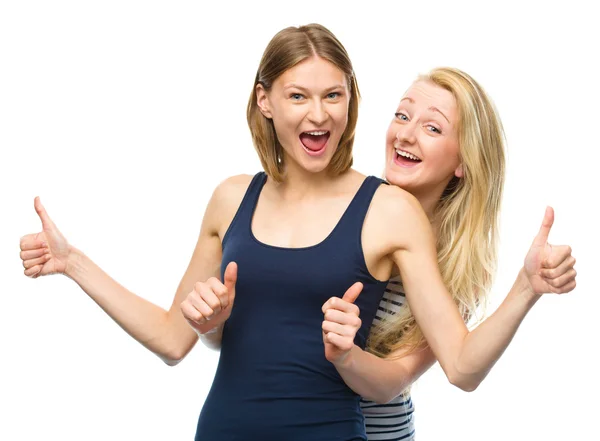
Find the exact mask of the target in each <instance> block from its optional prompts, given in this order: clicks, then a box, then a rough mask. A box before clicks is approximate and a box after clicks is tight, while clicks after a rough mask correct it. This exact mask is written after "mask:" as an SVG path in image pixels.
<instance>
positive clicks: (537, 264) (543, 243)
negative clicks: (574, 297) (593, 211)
mask: <svg viewBox="0 0 600 441" xmlns="http://www.w3.org/2000/svg"><path fill="white" fill-rule="evenodd" d="M553 223H554V210H553V209H552V207H547V208H546V213H545V215H544V220H543V222H542V226H541V228H540V231H539V232H538V234H537V236H536V237H535V239H534V240H533V244H532V245H531V248H530V249H529V252H528V253H527V256H526V257H525V265H524V269H525V273H526V275H527V279H528V280H529V284H530V286H531V290H532V292H533V293H534V294H537V295H542V294H545V293H555V294H564V293H567V292H570V291H572V290H573V289H574V288H575V284H576V282H575V276H576V275H577V271H575V269H574V268H573V266H574V265H575V258H574V257H573V256H572V255H571V247H570V246H568V245H550V244H549V243H548V235H549V234H550V229H551V228H552V224H553Z"/></svg>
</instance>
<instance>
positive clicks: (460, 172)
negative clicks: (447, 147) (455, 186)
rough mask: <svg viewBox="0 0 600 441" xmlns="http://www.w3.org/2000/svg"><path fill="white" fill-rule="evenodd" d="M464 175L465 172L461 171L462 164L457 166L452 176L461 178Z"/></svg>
mask: <svg viewBox="0 0 600 441" xmlns="http://www.w3.org/2000/svg"><path fill="white" fill-rule="evenodd" d="M464 175H465V172H464V170H463V165H462V162H461V163H460V164H459V165H458V167H456V170H454V176H456V177H457V178H459V179H460V178H462V177H463V176H464Z"/></svg>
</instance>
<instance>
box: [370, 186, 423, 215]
mask: <svg viewBox="0 0 600 441" xmlns="http://www.w3.org/2000/svg"><path fill="white" fill-rule="evenodd" d="M372 207H373V210H374V211H376V212H377V213H378V214H379V215H380V216H383V217H384V218H385V219H387V220H388V221H389V222H398V219H401V218H407V220H411V219H415V218H416V220H419V218H421V220H422V219H423V218H424V219H425V220H427V216H425V212H424V211H423V208H422V207H421V204H420V203H419V201H418V200H417V198H415V197H414V196H413V195H412V194H410V193H409V192H407V191H405V190H402V189H401V188H400V187H396V186H395V185H381V186H380V187H379V188H378V189H377V191H376V192H375V195H374V196H373V202H372Z"/></svg>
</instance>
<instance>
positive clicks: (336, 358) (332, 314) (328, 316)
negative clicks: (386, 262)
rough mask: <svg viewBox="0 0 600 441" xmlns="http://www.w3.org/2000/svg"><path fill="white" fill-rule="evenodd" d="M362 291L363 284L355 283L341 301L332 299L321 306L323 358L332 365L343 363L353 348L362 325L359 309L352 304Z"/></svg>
mask: <svg viewBox="0 0 600 441" xmlns="http://www.w3.org/2000/svg"><path fill="white" fill-rule="evenodd" d="M362 289H363V284H362V283H360V282H356V283H355V284H354V285H352V286H351V287H350V288H348V291H346V293H345V294H344V296H343V297H342V298H341V299H340V298H339V297H332V298H330V299H329V300H327V301H326V302H325V304H324V305H323V308H322V310H323V314H324V315H325V320H324V321H323V326H322V328H323V343H324V345H325V358H327V360H329V361H330V362H332V363H334V364H336V363H342V362H344V360H345V359H346V358H347V357H348V354H349V353H350V350H351V349H352V348H353V347H354V337H355V336H356V333H357V332H358V330H359V329H360V325H361V324H362V321H361V320H360V318H359V317H358V316H359V315H360V309H359V308H358V306H356V305H355V304H354V302H355V301H356V299H357V298H358V296H359V294H360V293H361V291H362Z"/></svg>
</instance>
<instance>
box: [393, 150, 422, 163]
mask: <svg viewBox="0 0 600 441" xmlns="http://www.w3.org/2000/svg"><path fill="white" fill-rule="evenodd" d="M395 151H396V155H395V156H396V161H399V162H408V163H413V164H418V163H419V162H422V161H423V160H422V159H421V158H419V157H418V156H417V155H413V154H412V153H409V152H407V151H405V150H401V149H395Z"/></svg>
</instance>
